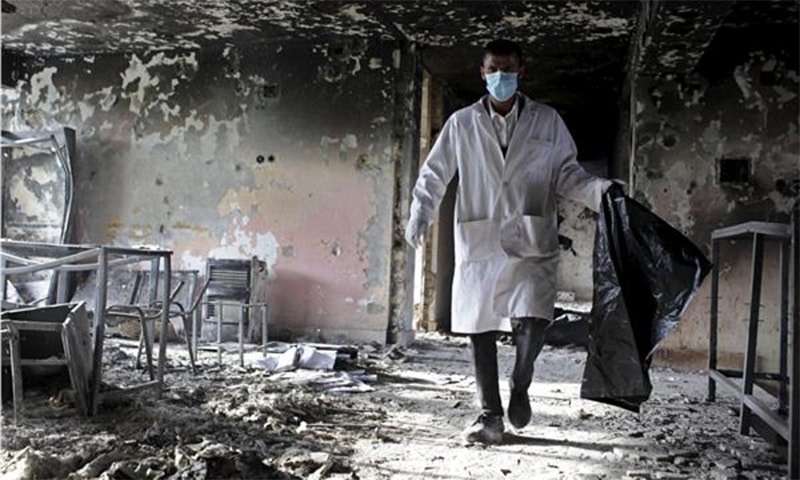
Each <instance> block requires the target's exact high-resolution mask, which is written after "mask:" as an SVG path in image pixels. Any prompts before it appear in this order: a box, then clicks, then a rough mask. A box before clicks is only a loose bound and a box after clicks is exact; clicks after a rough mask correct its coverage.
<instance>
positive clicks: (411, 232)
mask: <svg viewBox="0 0 800 480" xmlns="http://www.w3.org/2000/svg"><path fill="white" fill-rule="evenodd" d="M427 233H428V223H427V222H424V221H422V220H418V219H416V218H412V219H410V220H409V221H408V225H406V242H408V244H409V245H411V246H412V247H414V248H419V247H420V245H422V243H423V241H424V240H425V235H427Z"/></svg>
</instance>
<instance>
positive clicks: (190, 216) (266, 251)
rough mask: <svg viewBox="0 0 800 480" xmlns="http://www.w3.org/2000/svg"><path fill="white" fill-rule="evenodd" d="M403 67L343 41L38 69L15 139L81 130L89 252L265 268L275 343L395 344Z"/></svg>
mask: <svg viewBox="0 0 800 480" xmlns="http://www.w3.org/2000/svg"><path fill="white" fill-rule="evenodd" d="M403 53H406V55H403ZM407 57H408V55H407V52H401V51H400V50H399V48H398V46H397V45H396V44H394V43H393V42H389V41H380V40H371V41H369V42H368V41H366V40H365V39H339V40H331V41H325V42H313V41H302V42H301V41H295V42H289V43H286V42H284V43H279V44H275V45H253V46H251V47H244V48H241V47H238V48H237V47H226V48H222V49H219V50H191V51H171V52H158V53H126V54H119V55H89V56H73V57H54V58H38V59H31V60H27V61H25V62H22V63H23V65H22V67H21V68H22V70H21V73H20V74H19V75H18V78H19V81H18V83H17V86H16V87H15V88H11V89H9V88H5V87H4V89H3V128H4V129H8V130H12V131H13V130H31V129H40V128H52V127H55V126H61V125H66V126H70V127H72V128H74V129H75V130H76V131H77V145H78V148H77V151H78V159H77V161H76V164H75V176H76V178H75V184H76V202H77V204H76V206H77V225H76V227H77V229H76V238H77V240H78V241H81V242H89V243H108V244H118V245H142V244H147V245H159V246H161V247H166V248H172V249H173V250H174V256H173V265H174V267H175V268H183V269H200V270H201V271H202V270H203V269H204V268H205V259H206V258H207V257H219V258H249V257H252V256H257V257H258V258H259V259H262V260H264V261H266V263H267V266H268V269H269V277H270V286H269V300H270V301H271V306H272V308H271V323H272V326H271V330H270V331H271V332H276V333H280V332H281V331H284V330H286V331H290V332H292V333H304V332H319V334H320V336H321V338H322V339H323V340H330V341H334V340H337V339H342V338H346V339H349V340H365V341H372V340H377V341H381V342H382V341H385V339H386V332H387V325H388V322H389V315H390V303H391V302H390V288H389V278H390V262H391V258H390V253H391V242H392V218H393V217H392V215H393V201H394V199H393V190H394V185H395V160H396V158H395V157H396V156H397V155H398V145H397V143H398V142H397V141H396V137H397V135H396V132H395V131H394V130H395V129H396V127H397V124H396V122H395V121H394V120H395V113H396V96H395V90H396V88H397V86H398V85H397V83H398V82H396V79H398V78H401V79H405V80H403V81H409V82H413V81H414V79H413V75H404V76H403V75H400V73H401V69H403V68H410V67H407V66H405V65H403V61H401V60H402V59H403V58H407Z"/></svg>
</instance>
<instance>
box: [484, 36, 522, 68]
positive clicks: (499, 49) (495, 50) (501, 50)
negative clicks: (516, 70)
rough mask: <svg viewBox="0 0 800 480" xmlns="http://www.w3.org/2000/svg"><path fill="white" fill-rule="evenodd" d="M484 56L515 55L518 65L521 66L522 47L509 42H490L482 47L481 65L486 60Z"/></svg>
mask: <svg viewBox="0 0 800 480" xmlns="http://www.w3.org/2000/svg"><path fill="white" fill-rule="evenodd" d="M486 55H516V57H517V60H519V64H520V65H522V47H520V46H519V44H518V43H516V42H512V41H511V40H503V39H500V40H492V41H491V42H489V43H487V44H486V46H485V47H483V58H482V59H481V63H483V60H485V59H486Z"/></svg>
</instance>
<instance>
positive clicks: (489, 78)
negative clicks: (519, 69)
mask: <svg viewBox="0 0 800 480" xmlns="http://www.w3.org/2000/svg"><path fill="white" fill-rule="evenodd" d="M517 76H518V75H517V73H516V72H493V73H487V74H486V90H487V91H488V92H489V95H491V96H492V98H494V99H495V100H497V101H498V102H505V101H506V100H508V99H509V98H511V97H512V96H513V95H514V93H516V91H517Z"/></svg>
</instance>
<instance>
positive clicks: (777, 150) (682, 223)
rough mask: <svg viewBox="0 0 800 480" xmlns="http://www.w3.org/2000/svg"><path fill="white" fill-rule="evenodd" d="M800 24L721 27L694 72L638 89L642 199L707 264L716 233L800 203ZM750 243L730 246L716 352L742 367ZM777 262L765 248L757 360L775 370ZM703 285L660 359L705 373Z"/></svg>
mask: <svg viewBox="0 0 800 480" xmlns="http://www.w3.org/2000/svg"><path fill="white" fill-rule="evenodd" d="M797 38H798V29H797V24H796V23H795V24H793V25H792V24H786V25H771V26H767V27H762V28H723V29H722V30H720V32H718V34H717V36H716V38H715V39H714V41H713V42H712V44H711V45H710V46H709V48H708V49H707V50H706V52H705V54H704V56H703V58H702V59H701V61H700V63H699V65H698V66H697V68H696V69H695V70H694V72H693V73H691V74H687V75H663V76H640V77H639V78H638V79H637V81H636V82H637V83H636V85H635V109H636V111H635V119H636V124H635V129H634V131H635V133H634V135H635V151H634V158H633V162H632V177H633V181H634V185H635V190H634V193H635V198H636V199H637V200H639V201H640V202H642V203H643V204H645V205H646V206H647V207H649V208H650V209H652V210H653V211H654V212H655V213H657V214H658V215H659V216H661V217H662V218H664V219H665V220H667V221H668V222H669V223H670V224H672V225H673V226H675V227H676V228H678V229H679V230H681V231H682V232H684V233H685V234H687V235H688V236H689V237H690V238H691V239H692V240H693V241H694V242H695V243H697V244H698V245H699V246H700V247H702V249H703V250H704V251H705V252H706V253H709V250H710V241H711V233H712V231H713V230H715V229H717V228H721V227H725V226H730V225H734V224H738V223H741V222H746V221H767V222H788V221H789V213H790V210H791V208H792V205H793V204H794V202H795V201H797V198H798V182H799V181H800V137H799V136H798V112H799V111H800V109H799V108H798V107H799V106H800V101H798V93H800V92H799V91H798V90H799V89H800V85H799V84H798V82H800V78H799V77H798V50H797ZM750 248H751V247H750V243H749V242H741V241H740V242H738V243H737V244H733V243H731V242H727V243H725V245H723V252H722V256H721V259H720V265H719V268H720V270H721V277H720V292H721V303H720V328H721V329H724V332H725V333H724V335H723V336H722V337H721V339H720V342H721V343H720V349H721V350H722V352H723V356H724V357H730V358H732V359H733V363H736V358H740V354H741V352H742V351H743V349H744V346H745V338H746V325H747V324H746V319H747V317H748V315H749V308H750V307H749V304H750V293H749V288H750V282H749V272H750V262H751V260H750ZM776 255H777V253H776V251H775V249H774V248H770V247H768V248H767V261H766V264H765V284H764V292H765V293H764V297H762V305H761V317H762V319H763V325H762V327H761V332H760V333H762V337H761V338H760V347H759V356H760V357H761V358H760V361H761V362H762V363H763V365H762V366H767V365H772V364H774V363H775V361H776V359H777V354H778V353H777V349H778V342H777V322H778V316H779V303H778V298H777V295H776V293H777V292H778V291H779V288H778V282H777V281H778V278H779V272H778V269H777V261H776ZM709 287H710V281H706V282H705V284H704V286H703V288H702V289H701V291H700V292H699V293H698V297H697V299H696V300H695V302H694V304H693V305H692V306H691V307H690V309H689V311H688V312H687V313H686V314H685V315H684V317H683V320H682V322H681V324H680V327H679V328H678V330H677V331H676V332H675V333H674V334H673V335H672V336H671V337H669V338H668V340H667V341H666V342H665V344H664V346H663V348H662V351H661V355H662V357H663V358H669V359H671V360H672V361H673V362H675V363H690V364H693V365H695V366H701V365H703V364H704V362H705V360H706V356H705V351H706V350H707V348H708V317H709V313H708V312H709V290H710V289H709Z"/></svg>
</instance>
